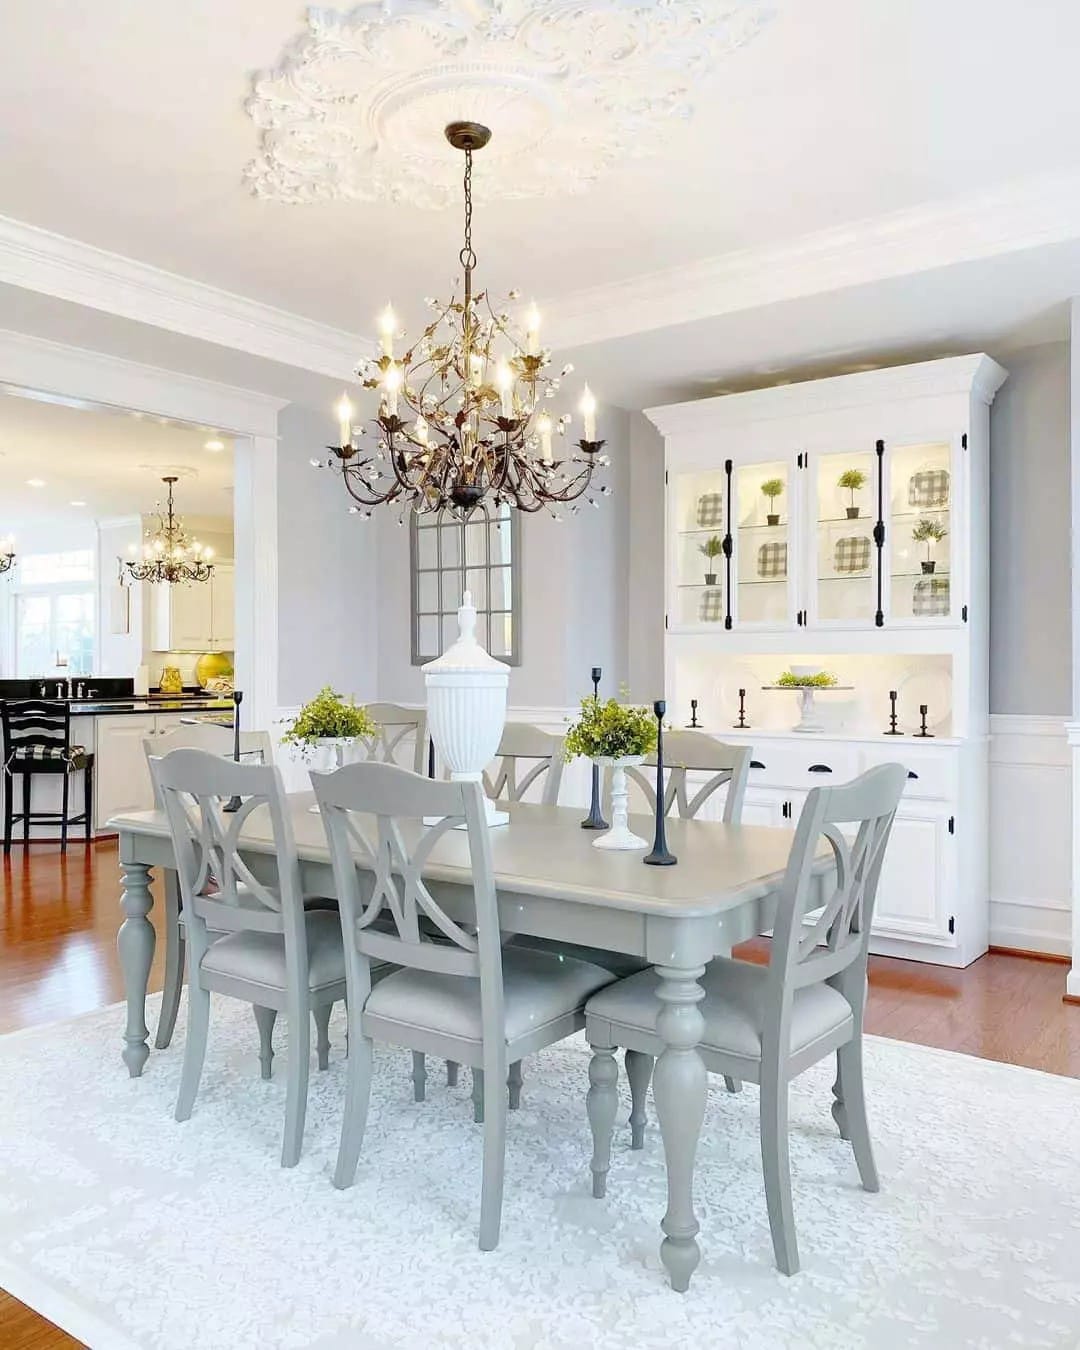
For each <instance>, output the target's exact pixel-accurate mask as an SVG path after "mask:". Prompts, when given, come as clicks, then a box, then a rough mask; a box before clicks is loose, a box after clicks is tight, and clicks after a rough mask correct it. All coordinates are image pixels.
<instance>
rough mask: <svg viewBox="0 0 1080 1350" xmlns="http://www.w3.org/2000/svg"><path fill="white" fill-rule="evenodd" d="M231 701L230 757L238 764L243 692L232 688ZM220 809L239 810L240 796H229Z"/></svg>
mask: <svg viewBox="0 0 1080 1350" xmlns="http://www.w3.org/2000/svg"><path fill="white" fill-rule="evenodd" d="M232 701H233V715H232V725H233V752H232V757H233V763H234V764H239V763H240V704H241V703H243V701H244V695H243V693H242V692H241V691H240V690H239V689H234V690H233V696H232ZM221 809H222V810H223V811H239V810H240V798H239V796H235V797H230V798H229V800H228V801H227V802H226V803H225V805H224V806H223V807H222V808H221Z"/></svg>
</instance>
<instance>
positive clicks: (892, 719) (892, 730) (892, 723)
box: [885, 689, 904, 736]
mask: <svg viewBox="0 0 1080 1350" xmlns="http://www.w3.org/2000/svg"><path fill="white" fill-rule="evenodd" d="M889 703H890V704H891V710H890V712H889V729H888V731H887V732H886V733H885V735H886V736H902V735H903V734H904V733H903V732H902V731H898V730H897V729H896V690H895V689H890V690H889Z"/></svg>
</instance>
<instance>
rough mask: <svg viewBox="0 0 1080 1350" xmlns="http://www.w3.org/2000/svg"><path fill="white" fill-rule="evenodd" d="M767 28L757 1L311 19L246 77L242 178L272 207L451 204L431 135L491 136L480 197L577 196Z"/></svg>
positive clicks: (445, 152) (414, 9) (394, 2)
mask: <svg viewBox="0 0 1080 1350" xmlns="http://www.w3.org/2000/svg"><path fill="white" fill-rule="evenodd" d="M770 17H771V13H770V11H768V10H766V9H765V8H764V6H763V2H762V0H653V2H652V3H642V2H641V0H383V3H382V4H379V5H375V4H373V3H368V4H362V5H358V6H357V7H356V8H354V9H352V10H350V11H349V12H347V13H338V12H337V11H335V10H330V9H318V8H312V9H310V10H309V11H308V16H307V21H308V29H307V32H306V33H304V34H302V35H301V36H300V37H298V38H297V39H296V40H295V41H294V42H293V43H292V44H291V45H290V47H289V48H288V49H287V50H286V52H285V55H284V57H283V58H282V61H281V64H280V65H279V66H278V68H277V69H276V70H274V71H270V72H266V73H264V74H262V75H259V76H257V77H256V79H255V84H254V94H253V95H252V97H251V98H250V99H249V100H248V104H247V110H248V112H249V113H250V115H251V117H252V120H253V121H254V122H255V124H256V126H257V127H259V129H260V133H261V135H260V151H259V154H258V155H257V156H256V158H255V159H254V160H253V161H252V162H251V164H249V165H248V168H247V171H246V176H247V179H248V181H249V182H250V184H251V186H252V188H253V189H254V191H255V193H256V195H257V196H259V197H265V198H269V199H272V200H276V201H283V202H290V203H305V202H316V201H361V202H369V201H401V202H407V203H409V204H410V205H413V206H419V207H424V208H429V209H437V208H440V207H443V206H446V205H447V204H448V203H449V202H451V201H452V200H453V199H454V198H455V195H456V193H457V191H458V175H459V164H458V161H457V158H456V156H455V155H454V154H453V152H452V151H451V150H450V149H449V147H448V146H447V145H446V142H445V141H444V139H443V137H442V135H441V130H442V128H443V127H444V126H445V125H447V124H448V123H450V122H455V121H469V120H472V121H479V122H484V123H486V124H487V125H489V126H490V125H495V126H497V127H498V129H499V135H498V140H497V143H496V144H495V145H493V147H492V150H491V151H490V152H489V154H488V155H487V156H485V158H484V159H483V161H482V162H478V164H477V171H476V186H477V195H478V196H481V195H482V196H483V197H485V198H487V199H488V200H492V199H494V198H497V197H516V198H522V197H536V196H541V195H549V194H550V193H552V191H553V190H555V191H562V192H565V193H573V192H580V191H583V190H584V189H585V188H587V187H588V186H589V185H590V184H591V183H592V182H594V181H595V180H596V179H597V178H598V177H599V176H600V175H601V174H602V173H603V172H604V171H605V170H606V169H608V168H609V167H610V166H611V165H613V164H614V163H616V162H618V161H619V160H622V159H626V158H630V157H634V156H640V155H644V154H648V153H651V152H652V151H654V150H656V149H658V148H659V147H660V146H661V144H662V135H663V131H664V128H665V126H666V125H667V123H668V122H669V121H670V120H671V119H672V118H673V117H687V116H689V115H690V113H691V112H692V106H691V103H690V91H691V89H692V87H693V86H694V84H695V83H696V82H699V81H701V80H703V79H705V78H706V77H707V76H708V75H710V74H711V73H712V71H713V70H714V69H715V67H716V66H717V65H718V63H719V62H720V60H721V58H722V57H724V56H725V55H727V54H728V53H729V52H731V51H733V50H734V49H735V48H737V47H739V46H741V45H742V44H743V43H744V42H746V41H748V40H749V39H750V38H751V37H753V36H754V34H755V33H756V32H757V31H758V30H759V29H760V28H761V27H762V25H763V24H764V23H765V22H766V21H767V20H768V19H769V18H770Z"/></svg>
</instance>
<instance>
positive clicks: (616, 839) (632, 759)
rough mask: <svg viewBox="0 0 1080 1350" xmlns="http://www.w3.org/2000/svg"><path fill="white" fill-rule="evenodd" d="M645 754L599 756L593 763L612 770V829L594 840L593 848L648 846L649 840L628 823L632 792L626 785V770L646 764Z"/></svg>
mask: <svg viewBox="0 0 1080 1350" xmlns="http://www.w3.org/2000/svg"><path fill="white" fill-rule="evenodd" d="M644 762H645V756H644V755H624V756H622V758H620V759H611V758H610V757H609V756H606V755H601V756H597V758H596V759H594V760H593V763H594V764H596V765H598V766H599V767H600V768H601V769H610V770H611V829H610V830H608V831H607V833H606V834H602V835H599V836H598V837H597V838H596V839H594V840H593V841H592V845H593V848H611V849H631V848H648V847H649V841H648V840H647V839H641V838H639V836H638V835H636V834H634V832H633V831H632V830H631V829H630V827H629V825H628V824H627V817H628V814H629V812H628V810H627V807H628V804H629V801H630V793H629V792H628V791H627V787H626V770H627V769H628V768H630V767H631V766H632V765H637V764H644Z"/></svg>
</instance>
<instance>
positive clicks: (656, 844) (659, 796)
mask: <svg viewBox="0 0 1080 1350" xmlns="http://www.w3.org/2000/svg"><path fill="white" fill-rule="evenodd" d="M652 706H653V712H654V713H655V714H656V833H655V834H654V835H653V846H652V852H651V853H646V855H645V857H644V858H642V862H643V863H645V864H646V865H647V866H648V867H674V865H675V864H676V863H677V862H678V861H679V860H678V858H676V856H675V854H674V853H672V852H671V850H670V849H669V848H668V846H667V831H666V829H665V815H664V713H665V712H667V704H666V703H665V702H664V700H663V699H662V698H658V699H657V700H656V702H655V703H654V704H653V705H652Z"/></svg>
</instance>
